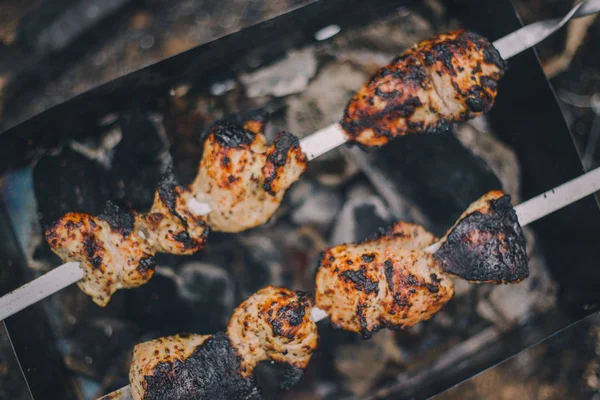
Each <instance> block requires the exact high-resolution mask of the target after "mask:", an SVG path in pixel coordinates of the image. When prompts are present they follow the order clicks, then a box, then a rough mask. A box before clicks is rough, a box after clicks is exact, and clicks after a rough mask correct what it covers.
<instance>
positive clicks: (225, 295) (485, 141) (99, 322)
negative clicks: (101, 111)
mask: <svg viewBox="0 0 600 400" xmlns="http://www.w3.org/2000/svg"><path fill="white" fill-rule="evenodd" d="M456 27H457V23H456V22H455V21H452V20H448V19H447V18H446V16H445V14H444V10H443V8H442V7H441V6H440V5H439V4H437V3H435V2H432V1H430V2H427V3H426V5H421V6H419V7H418V8H417V9H410V10H408V9H407V10H405V12H404V13H402V14H401V15H398V16H394V17H393V18H390V19H388V20H387V21H384V22H383V23H378V24H376V25H374V26H369V27H365V28H362V29H360V30H355V31H343V30H342V31H341V32H340V33H338V34H337V35H335V36H334V37H333V38H331V39H329V40H327V41H323V42H320V43H317V44H316V45H314V46H312V47H307V48H303V49H297V50H295V51H292V52H290V53H289V54H288V55H287V56H286V57H285V58H283V59H281V60H280V61H279V62H276V63H273V64H271V65H258V66H257V65H252V66H248V68H247V69H246V70H242V71H240V72H239V74H238V76H237V79H233V80H229V81H226V82H214V83H213V85H212V86H209V88H207V89H203V88H195V87H193V85H192V84H191V83H190V84H185V83H184V84H182V85H181V86H179V87H175V88H173V89H172V91H171V94H170V97H169V98H168V101H167V102H166V103H165V106H164V108H163V109H161V110H158V111H156V110H147V109H144V108H143V107H142V106H141V105H135V106H132V107H131V109H129V110H126V111H123V112H122V113H120V114H116V115H112V116H107V118H106V121H105V123H106V126H105V135H104V136H103V137H102V138H100V139H90V140H88V141H86V142H76V143H67V144H65V145H64V146H63V147H62V148H61V149H60V151H57V152H56V153H54V154H48V155H46V156H44V157H43V158H42V159H40V160H39V162H38V163H37V165H36V167H35V168H34V170H33V188H34V191H35V194H36V196H35V198H36V213H35V214H34V218H33V220H34V222H33V226H34V227H33V228H32V230H33V232H37V237H36V235H33V238H32V239H28V240H25V239H24V238H23V241H24V248H27V249H28V257H29V259H30V265H32V266H35V268H36V269H38V270H40V271H46V270H49V269H51V268H52V267H53V266H56V265H57V264H59V260H58V259H57V258H56V257H54V256H53V255H52V254H51V253H50V252H49V250H48V248H47V246H46V244H45V243H44V242H43V241H42V240H41V239H40V237H39V234H40V232H41V231H42V229H41V227H42V226H44V225H46V224H48V223H50V222H51V221H53V220H55V219H56V218H58V217H59V216H60V215H62V214H63V213H64V212H67V211H85V212H89V213H99V212H100V211H101V209H102V207H103V204H104V202H105V201H106V200H108V199H113V200H118V201H119V202H121V203H123V204H127V205H129V206H132V207H134V208H136V209H138V210H139V211H146V210H147V209H148V208H149V206H150V205H151V202H152V193H153V189H154V187H155V185H156V183H157V181H158V179H159V178H160V176H161V174H162V173H163V172H164V170H165V168H166V167H167V166H168V165H169V164H170V163H173V164H174V165H175V166H176V168H177V170H178V172H179V175H180V177H181V179H182V180H183V181H190V180H191V179H192V178H193V177H194V175H195V173H196V168H197V164H198V162H199V160H200V157H201V146H200V142H199V138H201V137H202V134H203V133H204V132H205V130H206V128H207V127H208V126H209V125H210V124H211V123H212V122H214V121H215V120H217V119H219V118H222V117H224V116H226V115H228V114H231V113H233V112H236V111H242V110H248V109H256V108H263V109H266V110H267V111H269V112H270V114H271V116H270V124H269V128H268V137H269V139H271V140H272V139H273V137H274V134H275V133H276V132H277V131H279V130H281V129H284V128H285V129H286V130H288V131H290V132H292V133H294V134H296V135H298V136H300V137H302V136H305V135H307V134H309V133H311V132H312V131H314V130H315V129H318V128H322V127H324V126H326V125H327V124H329V123H332V122H334V121H337V120H339V119H341V117H342V113H343V109H344V107H345V105H346V103H347V102H348V100H349V99H350V97H351V96H352V94H353V93H354V91H356V90H357V89H358V88H359V87H360V86H361V85H362V84H363V82H364V81H366V80H367V79H368V77H369V76H370V75H371V74H372V73H373V72H374V71H375V70H376V69H378V68H379V67H380V66H382V65H383V64H385V63H387V62H388V61H390V60H391V59H392V58H393V57H394V56H395V55H397V54H399V53H400V52H401V51H403V50H404V49H405V48H407V47H408V46H410V45H412V44H413V43H415V42H416V41H418V40H421V39H425V38H428V37H430V36H432V35H433V34H435V33H437V32H441V31H446V30H449V29H453V28H456ZM140 144H143V145H140ZM499 188H502V189H503V190H505V191H506V192H507V193H509V194H510V195H511V196H512V198H513V201H514V202H515V203H518V202H519V201H520V200H521V197H520V169H519V165H518V162H517V159H516V157H515V154H514V152H513V151H512V150H511V149H510V147H508V146H507V145H506V144H504V143H502V142H501V141H499V140H498V139H497V138H496V136H495V135H494V132H492V131H491V130H490V128H489V127H488V125H487V124H486V121H485V119H483V118H481V119H478V120H475V121H473V122H471V123H468V124H464V125H461V126H457V127H456V129H455V132H454V134H446V135H437V136H428V137H406V138H401V139H399V140H396V141H394V142H393V143H392V144H390V145H389V146H386V147H385V148H382V149H380V150H370V151H363V150H361V149H358V148H342V149H338V150H335V151H333V152H331V153H329V154H327V155H326V156H324V157H321V158H319V159H317V160H314V161H311V164H310V166H309V169H308V171H307V172H306V174H305V175H304V176H303V177H302V178H301V180H300V181H299V182H297V183H295V184H294V185H293V186H292V188H291V189H290V190H289V192H288V193H287V194H286V198H285V201H284V203H283V204H282V206H281V208H280V209H279V211H278V212H277V214H276V215H275V216H274V217H273V218H272V220H271V221H269V222H268V223H267V224H266V225H264V226H262V227H259V228H257V229H253V230H251V231H248V232H244V233H241V234H237V235H229V234H219V233H213V234H212V235H211V237H210V240H209V244H208V246H207V248H206V249H205V250H203V251H201V252H200V253H199V254H196V255H194V256H191V257H173V256H169V255H161V256H160V257H158V259H157V265H159V267H158V268H157V273H156V274H155V276H154V278H153V279H152V280H151V281H150V282H149V283H148V284H147V285H145V286H143V287H140V288H138V289H135V290H130V291H119V292H118V293H117V294H116V295H115V296H114V297H113V300H112V302H111V303H110V304H109V306H108V307H106V308H105V309H100V308H98V307H97V306H95V305H94V304H93V303H92V302H91V300H89V299H88V298H87V296H86V295H84V294H83V293H81V292H80V291H79V290H78V289H77V288H76V287H71V288H68V289H66V290H64V291H62V292H60V293H59V294H57V295H55V296H53V297H52V298H51V299H50V302H49V306H48V311H49V314H50V315H51V318H52V320H51V322H52V324H53V326H54V328H55V330H56V332H57V335H58V337H59V343H60V345H61V349H62V352H63V354H64V358H65V360H66V363H67V365H68V366H69V368H70V369H71V370H72V371H73V373H74V374H75V375H76V376H77V377H78V382H79V384H80V385H81V386H82V387H83V388H84V390H83V391H84V392H85V393H87V394H88V395H87V397H89V398H95V397H97V396H98V395H100V394H103V393H106V392H108V391H111V390H114V389H116V388H118V387H120V386H123V385H125V384H127V383H128V376H127V373H128V365H129V361H130V357H131V351H132V348H133V345H134V344H135V343H138V342H141V341H144V340H147V339H150V338H156V337H158V336H163V335H169V334H175V333H178V332H183V331H187V332H196V333H199V334H210V333H214V332H216V331H218V330H223V329H224V328H225V325H226V323H227V321H228V318H229V317H230V315H231V313H232V311H233V309H234V307H235V306H236V305H237V304H239V303H240V302H241V301H242V300H243V299H244V298H245V297H246V296H248V295H249V294H251V293H252V292H254V291H256V290H258V289H259V288H261V287H264V286H265V285H268V284H274V285H281V286H287V287H289V288H291V289H298V290H306V291H311V290H312V289H313V282H314V268H315V265H316V260H317V258H318V255H319V253H320V252H321V251H322V250H323V249H324V248H326V247H328V246H330V245H335V244H339V243H343V242H349V241H360V240H362V239H364V238H365V237H366V236H368V235H369V234H372V233H374V232H376V231H377V230H378V229H380V228H384V227H386V226H388V225H389V224H391V223H392V222H393V221H395V220H398V219H402V220H406V221H412V222H417V223H421V224H424V225H425V226H426V227H427V228H428V229H429V230H431V231H433V232H434V233H435V234H436V235H440V236H441V235H443V234H444V232H445V231H446V229H448V228H449V227H451V226H452V225H453V223H454V221H455V220H456V218H457V217H458V216H459V215H460V214H461V213H462V211H463V210H464V209H466V208H467V206H468V205H469V204H470V203H471V202H472V201H474V200H476V199H477V198H478V197H480V196H481V195H482V194H484V193H485V192H486V191H488V190H492V189H499ZM29 219H30V220H31V219H32V216H29ZM23 220H24V221H26V220H27V216H25V217H23ZM526 234H527V239H528V246H529V248H528V253H529V256H530V263H529V266H530V270H531V275H530V278H529V279H527V280H526V281H524V282H523V283H520V284H517V285H506V286H493V285H487V284H483V285H470V284H467V283H465V282H463V281H459V280H456V281H455V285H456V296H455V298H454V299H453V300H452V301H451V302H450V303H449V304H448V305H447V307H446V308H445V309H443V310H442V311H441V312H440V313H439V314H438V315H436V316H435V317H434V318H433V319H432V320H431V321H427V322H424V323H421V324H419V325H417V326H415V327H414V328H412V329H407V330H403V331H400V332H391V331H382V332H379V333H377V334H376V335H374V337H373V339H372V340H370V341H363V340H360V339H359V338H358V336H357V335H354V334H350V333H347V332H343V331H337V330H334V329H333V328H331V327H330V326H328V324H327V321H323V322H321V323H320V324H319V329H320V335H321V339H320V340H321V343H320V349H319V351H317V353H316V354H315V355H314V356H313V360H312V361H311V364H310V365H309V367H308V370H307V371H306V374H305V378H304V379H303V381H302V382H301V383H300V384H299V385H298V386H297V387H296V388H294V389H293V390H291V391H289V392H277V391H276V390H274V389H273V388H265V393H266V394H267V395H268V396H269V397H272V398H283V399H287V398H294V399H298V398H305V399H320V398H331V399H338V398H384V397H394V398H405V397H406V398H408V397H410V396H411V393H417V392H418V391H419V390H422V388H423V387H424V386H427V385H429V386H432V385H436V384H438V383H436V382H441V383H439V385H440V388H444V386H443V385H444V384H446V385H447V382H448V381H447V379H451V378H452V376H455V375H452V374H453V373H456V372H457V371H459V372H460V371H461V370H465V368H464V366H463V365H464V364H465V362H467V364H468V363H469V360H470V359H471V358H476V360H475V361H473V362H478V363H481V364H480V365H485V362H488V361H489V360H492V359H494V357H497V356H498V351H499V350H498V348H497V346H496V347H494V346H491V345H490V344H491V343H498V342H499V341H500V336H501V335H502V334H503V333H505V332H509V331H515V330H516V331H519V329H522V327H524V326H526V325H527V323H528V322H529V321H531V320H533V319H535V318H539V317H540V316H543V315H544V314H545V313H546V312H548V311H549V310H551V309H552V308H553V307H554V305H555V304H554V303H555V285H554V283H553V282H552V280H551V278H550V276H549V274H548V271H547V269H546V266H545V263H544V259H543V257H542V256H541V252H540V250H539V249H538V248H537V246H536V240H535V235H534V234H533V233H532V232H531V231H526ZM500 351H502V349H500ZM475 355H477V357H475ZM486 357H487V358H486ZM482 360H483V361H482ZM270 373H271V374H272V373H273V372H272V371H271V372H269V371H268V369H267V371H266V372H264V374H266V375H268V374H270ZM444 379H446V381H444ZM264 381H265V382H269V379H264ZM444 382H446V383H444Z"/></svg>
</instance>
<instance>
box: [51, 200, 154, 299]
mask: <svg viewBox="0 0 600 400" xmlns="http://www.w3.org/2000/svg"><path fill="white" fill-rule="evenodd" d="M143 226H144V220H143V218H140V216H139V215H137V214H135V213H133V212H131V211H126V210H123V209H120V208H119V207H117V206H116V205H114V204H112V203H108V204H107V208H106V210H105V211H104V213H103V214H101V215H100V216H98V217H94V216H91V215H88V214H85V213H68V214H66V215H64V216H63V217H62V218H61V219H60V220H58V221H57V222H55V223H54V224H52V226H50V227H48V228H47V229H46V233H45V235H46V240H47V241H48V244H49V245H50V248H51V249H52V251H54V252H55V253H56V254H57V255H58V256H59V257H61V259H62V260H63V261H78V262H80V266H81V268H83V270H84V271H85V275H84V277H83V279H81V280H80V281H79V282H77V285H78V286H79V287H80V288H81V290H83V292H85V293H86V294H88V295H90V296H91V297H92V300H94V302H96V303H97V304H98V305H100V306H106V304H108V302H109V301H110V297H111V295H112V294H113V293H114V292H115V291H117V289H121V288H133V287H137V286H140V285H143V284H144V283H146V282H148V280H150V278H151V277H152V275H153V274H154V253H155V251H154V249H153V248H152V247H151V246H150V244H149V243H148V242H147V241H146V240H145V239H143V238H141V237H140V236H139V234H138V233H137V232H138V231H139V230H141V229H143Z"/></svg>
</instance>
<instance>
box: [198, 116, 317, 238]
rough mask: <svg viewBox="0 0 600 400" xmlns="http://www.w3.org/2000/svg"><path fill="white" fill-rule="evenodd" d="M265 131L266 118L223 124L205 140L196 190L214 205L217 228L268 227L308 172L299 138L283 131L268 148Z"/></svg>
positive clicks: (211, 217)
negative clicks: (293, 186)
mask: <svg viewBox="0 0 600 400" xmlns="http://www.w3.org/2000/svg"><path fill="white" fill-rule="evenodd" d="M263 128H264V125H263V122H262V121H261V120H249V121H246V122H242V123H240V122H239V121H234V120H230V121H221V122H218V123H216V124H215V125H213V127H212V129H211V132H210V133H209V135H208V137H207V139H206V141H205V142H204V153H203V156H202V161H201V163H200V168H199V171H198V176H197V177H196V180H195V181H194V183H193V185H192V188H193V191H194V193H196V194H197V196H198V199H199V200H203V201H206V202H208V204H210V206H211V208H212V211H211V212H210V213H209V214H208V222H209V223H210V225H211V228H212V229H214V230H217V231H222V232H240V231H243V230H245V229H249V228H253V227H255V226H258V225H261V224H263V223H265V222H266V221H267V220H268V219H269V218H270V217H271V216H272V215H273V214H274V213H275V211H276V210H277V208H278V207H279V204H281V200H282V199H283V195H284V194H285V190H286V189H287V188H288V187H289V186H290V185H291V184H292V183H293V182H295V181H296V180H297V179H298V178H299V177H300V175H301V174H302V173H303V172H304V170H305V169H306V166H307V158H306V156H305V154H304V153H303V152H302V150H301V149H300V144H299V141H298V138H297V137H295V136H294V135H292V134H290V133H285V132H284V133H280V134H279V135H278V136H277V137H276V139H275V142H274V143H273V144H272V145H271V146H267V145H266V141H265V136H264V134H263Z"/></svg>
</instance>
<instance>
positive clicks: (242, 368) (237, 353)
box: [129, 286, 318, 400]
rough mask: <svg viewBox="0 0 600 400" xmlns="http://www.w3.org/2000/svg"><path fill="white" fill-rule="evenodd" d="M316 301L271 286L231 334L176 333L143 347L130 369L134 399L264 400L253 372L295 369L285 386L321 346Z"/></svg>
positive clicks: (235, 321) (240, 314)
mask: <svg viewBox="0 0 600 400" xmlns="http://www.w3.org/2000/svg"><path fill="white" fill-rule="evenodd" d="M312 304H313V302H312V299H311V298H310V297H309V296H308V295H306V294H304V293H300V292H292V291H290V290H288V289H283V288H275V287H272V286H269V287H266V288H264V289H262V290H260V291H258V292H257V293H255V294H253V295H252V296H250V297H249V298H248V299H247V300H246V301H245V302H243V303H242V304H240V306H239V307H238V308H237V309H236V310H235V312H234V313H233V316H232V317H231V320H230V322H229V326H228V327H227V333H226V334H225V333H217V334H215V335H212V336H211V335H205V336H203V335H177V336H170V337H165V338H160V339H156V340H152V341H149V342H145V343H142V344H139V345H137V346H136V347H135V349H134V353H133V360H132V363H131V370H130V375H129V378H130V382H131V388H132V395H133V398H134V399H136V400H139V399H166V398H168V399H190V398H210V399H223V400H225V399H261V398H262V396H261V391H260V388H259V387H258V386H257V384H256V380H255V378H254V375H253V372H254V369H255V367H256V366H257V365H258V363H260V362H261V361H266V360H270V361H275V362H279V363H284V364H287V365H289V366H290V367H291V369H290V371H293V372H291V373H288V374H286V377H287V379H284V381H283V382H281V383H280V385H281V386H282V387H287V388H289V387H291V386H293V385H295V384H296V383H297V382H298V380H299V379H300V378H301V377H302V373H301V372H302V370H303V369H304V368H306V365H307V364H308V361H309V360H310V356H311V354H312V352H313V351H314V350H315V349H316V347H317V339H318V335H317V326H316V324H315V323H314V321H313V320H312V319H311V317H310V308H311V307H312Z"/></svg>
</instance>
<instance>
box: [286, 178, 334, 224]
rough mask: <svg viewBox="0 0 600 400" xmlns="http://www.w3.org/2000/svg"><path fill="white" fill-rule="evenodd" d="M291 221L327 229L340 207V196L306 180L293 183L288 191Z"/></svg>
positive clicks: (331, 190)
mask: <svg viewBox="0 0 600 400" xmlns="http://www.w3.org/2000/svg"><path fill="white" fill-rule="evenodd" d="M288 198H289V199H290V202H291V207H292V214H291V217H292V221H293V222H294V223H296V224H298V225H303V224H312V225H315V226H317V227H319V228H322V229H328V228H329V226H330V225H331V222H332V221H333V219H334V218H335V217H336V215H337V214H338V212H339V211H340V208H341V207H342V196H341V193H340V192H339V191H337V190H333V189H330V188H327V187H324V186H321V185H319V184H316V183H312V182H310V181H308V180H302V181H299V182H297V183H295V184H294V185H293V186H292V187H291V188H290V191H289V196H288Z"/></svg>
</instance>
